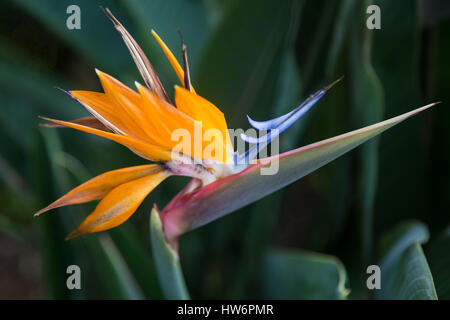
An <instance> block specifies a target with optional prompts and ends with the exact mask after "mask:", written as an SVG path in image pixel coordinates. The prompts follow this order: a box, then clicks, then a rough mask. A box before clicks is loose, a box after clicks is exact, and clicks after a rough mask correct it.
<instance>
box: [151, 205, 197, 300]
mask: <svg viewBox="0 0 450 320" xmlns="http://www.w3.org/2000/svg"><path fill="white" fill-rule="evenodd" d="M162 228H163V226H162V223H161V220H160V218H159V211H158V209H156V208H155V207H154V208H153V209H152V213H151V216H150V238H151V239H150V240H151V243H152V249H153V256H154V259H155V263H156V268H157V272H158V276H159V281H160V284H161V287H162V289H163V292H164V294H165V296H166V298H167V299H182V300H187V299H189V293H188V291H187V289H186V284H185V283H184V278H183V272H182V270H181V265H180V257H179V256H178V252H176V251H175V250H174V249H173V248H172V247H171V246H170V245H169V244H168V243H167V242H166V239H165V237H164V233H163V229H162Z"/></svg>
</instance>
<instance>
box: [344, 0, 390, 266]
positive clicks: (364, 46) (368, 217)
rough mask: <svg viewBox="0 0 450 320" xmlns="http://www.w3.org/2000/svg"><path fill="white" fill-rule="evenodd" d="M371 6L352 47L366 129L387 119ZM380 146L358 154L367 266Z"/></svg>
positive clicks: (360, 118) (355, 97)
mask: <svg viewBox="0 0 450 320" xmlns="http://www.w3.org/2000/svg"><path fill="white" fill-rule="evenodd" d="M368 5H369V4H368V3H367V1H366V2H361V3H360V5H359V6H358V10H357V13H358V14H359V16H358V18H357V20H356V21H358V22H359V23H356V24H355V25H354V26H353V30H352V37H351V45H350V51H351V53H350V55H349V60H350V66H351V73H350V75H351V85H352V87H351V96H352V103H353V110H354V112H355V118H356V122H357V123H362V124H364V125H367V124H370V123H374V122H378V121H381V120H382V119H383V104H384V101H383V99H384V96H383V88H382V86H381V83H380V81H379V79H378V76H377V74H376V73H375V71H374V69H373V66H372V61H371V52H372V31H371V30H368V29H367V28H366V26H365V23H364V21H365V19H366V18H367V14H366V8H367V6H368ZM378 145H379V139H378V138H375V139H373V140H372V141H370V142H368V143H367V144H365V145H364V146H362V147H361V149H360V151H359V153H358V156H359V157H358V159H359V162H360V165H359V167H360V170H359V181H358V191H359V192H358V193H359V194H358V211H359V216H360V219H361V221H360V226H361V232H360V234H361V247H360V249H361V255H362V262H363V264H364V265H368V264H370V263H371V262H372V259H373V215H374V205H375V196H376V190H377V184H378Z"/></svg>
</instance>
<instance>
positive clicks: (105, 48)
mask: <svg viewBox="0 0 450 320" xmlns="http://www.w3.org/2000/svg"><path fill="white" fill-rule="evenodd" d="M13 2H14V3H16V4H17V5H18V6H20V7H21V8H23V9H24V10H25V11H27V13H28V14H30V15H31V16H33V17H34V18H35V19H37V20H38V21H40V22H41V23H42V25H44V26H45V27H47V28H48V29H49V30H50V31H51V32H53V33H54V34H56V35H57V36H58V37H59V38H60V39H61V40H63V41H64V42H66V43H67V44H68V45H69V46H71V47H72V48H73V49H75V50H76V51H78V52H79V53H81V54H83V55H84V56H85V57H86V58H87V59H88V60H89V61H91V62H92V63H94V64H95V65H96V66H97V67H99V68H107V69H108V70H110V72H111V71H112V70H115V71H124V70H128V69H129V68H130V65H131V64H130V59H131V57H130V56H129V54H128V52H127V50H126V47H125V45H122V43H120V42H119V41H120V36H119V35H118V34H117V32H116V31H115V30H114V27H113V25H112V24H111V22H110V21H109V20H108V19H107V18H106V16H105V15H104V14H103V12H102V11H101V10H100V8H99V5H102V6H104V7H108V8H110V9H111V11H112V12H113V13H115V12H116V11H119V10H118V9H117V6H115V4H114V2H113V1H111V0H106V1H101V2H100V1H91V0H89V1H88V0H78V1H77V2H76V5H77V6H79V8H80V11H81V29H74V30H70V29H68V28H67V26H66V20H67V19H68V18H69V16H70V14H68V13H66V10H67V8H68V7H69V6H70V5H73V4H74V3H73V1H70V0H63V1H61V0H42V1H26V0H14V1H13ZM118 18H119V19H120V18H121V17H120V16H119V17H118ZM122 22H124V21H122ZM113 36H115V37H116V39H117V42H116V41H111V40H110V39H111V38H112V37H113Z"/></svg>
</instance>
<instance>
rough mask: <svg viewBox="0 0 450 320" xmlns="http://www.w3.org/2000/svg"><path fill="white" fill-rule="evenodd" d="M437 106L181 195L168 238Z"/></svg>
mask: <svg viewBox="0 0 450 320" xmlns="http://www.w3.org/2000/svg"><path fill="white" fill-rule="evenodd" d="M433 105H434V104H431V105H427V106H424V107H421V108H418V109H415V110H413V111H410V112H408V113H405V114H402V115H400V116H397V117H395V118H391V119H389V120H385V121H383V122H379V123H377V124H374V125H371V126H368V127H365V128H362V129H359V130H355V131H352V132H349V133H346V134H343V135H339V136H336V137H333V138H330V139H327V140H323V141H321V142H317V143H313V144H311V145H308V146H305V147H302V148H299V149H296V150H292V151H289V152H286V153H283V154H281V155H279V156H273V157H270V158H266V159H262V160H261V161H260V162H259V163H258V164H255V165H251V166H250V167H248V168H247V169H245V170H244V171H242V172H240V173H237V174H235V175H231V176H228V177H226V178H224V179H220V180H218V181H216V182H214V183H211V184H209V185H207V186H206V187H204V188H201V189H200V190H198V191H195V192H191V193H188V194H186V195H180V196H179V197H176V198H175V199H174V201H173V202H172V203H171V204H170V205H169V206H168V209H167V210H165V212H164V221H165V222H166V221H170V223H172V226H173V227H174V228H171V229H170V230H169V229H166V230H165V232H166V236H167V238H168V239H169V241H175V240H176V238H177V237H178V236H179V235H180V234H181V233H183V232H185V231H188V230H192V229H194V228H197V227H200V226H202V225H204V224H206V223H209V222H211V221H213V220H215V219H218V218H219V217H221V216H223V215H225V214H227V213H230V212H233V211H234V210H237V209H239V208H241V207H243V206H245V205H247V204H249V203H252V202H254V201H256V200H258V199H260V198H262V197H264V196H266V195H268V194H270V193H272V192H274V191H276V190H278V189H280V188H282V187H284V186H286V185H288V184H289V183H292V182H294V181H296V180H298V179H300V178H302V177H304V176H305V175H307V174H309V173H311V172H313V171H314V170H317V169H318V168H320V167H322V166H323V165H325V164H327V163H328V162H330V161H332V160H334V159H336V158H338V157H339V156H341V155H343V154H344V153H346V152H348V151H350V150H352V149H354V148H356V147H357V146H359V145H360V144H362V143H364V142H365V141H367V140H369V139H370V138H373V137H375V136H377V135H378V134H380V133H382V132H383V131H385V130H387V129H389V128H391V127H393V126H395V125H396V124H398V123H400V122H402V121H404V120H406V119H407V118H409V117H411V116H413V115H416V114H417V113H419V112H421V111H424V110H426V109H428V108H430V107H431V106H433ZM272 165H275V166H278V171H276V174H272V175H263V174H262V171H261V170H262V169H264V170H266V171H267V170H268V167H269V166H272ZM266 174H267V173H266ZM174 222H175V225H173V223H174Z"/></svg>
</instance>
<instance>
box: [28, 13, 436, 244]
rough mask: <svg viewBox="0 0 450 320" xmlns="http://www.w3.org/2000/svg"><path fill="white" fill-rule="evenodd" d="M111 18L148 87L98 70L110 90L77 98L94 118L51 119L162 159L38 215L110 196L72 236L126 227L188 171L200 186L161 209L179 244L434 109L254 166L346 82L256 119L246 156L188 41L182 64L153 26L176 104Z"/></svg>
mask: <svg viewBox="0 0 450 320" xmlns="http://www.w3.org/2000/svg"><path fill="white" fill-rule="evenodd" d="M105 13H106V14H107V16H108V17H109V18H110V20H111V21H112V22H113V24H114V26H115V28H116V29H117V30H118V31H119V33H120V34H121V36H122V38H123V40H124V42H125V44H126V46H127V47H128V49H129V51H130V53H131V56H132V57H133V60H134V62H135V63H136V66H137V68H138V70H139V72H140V74H141V76H142V78H143V80H144V83H145V86H144V85H141V84H139V83H137V82H136V91H135V90H132V89H130V88H128V87H127V86H125V85H124V84H122V83H121V82H120V81H118V80H117V79H115V78H113V77H112V76H110V75H108V74H106V73H104V72H102V71H99V70H96V72H97V75H98V77H99V79H100V82H101V84H102V87H103V90H104V92H92V91H78V90H76V91H69V92H67V93H68V94H69V95H70V96H71V97H72V98H74V99H75V100H77V101H78V102H79V103H80V104H81V105H82V106H83V107H84V108H85V109H86V110H87V111H88V112H90V113H91V115H92V116H91V117H87V118H82V119H78V120H74V121H61V120H55V119H50V118H44V117H43V119H45V120H47V121H49V123H50V124H48V125H50V126H65V127H70V128H73V129H76V130H80V131H84V132H87V133H90V134H94V135H97V136H100V137H103V138H106V139H109V140H112V141H115V142H117V143H120V144H122V145H124V146H126V147H127V148H128V149H130V150H131V151H132V152H134V153H135V154H137V155H138V156H140V157H142V158H144V159H147V160H149V161H152V162H153V163H152V164H146V165H141V166H134V167H128V168H122V169H118V170H114V171H109V172H106V173H103V174H101V175H99V176H97V177H95V178H93V179H91V180H89V181H87V182H85V183H83V184H82V185H80V186H78V187H76V188H75V189H73V190H71V191H70V192H68V193H67V194H65V195H64V196H62V197H61V198H59V199H58V200H56V201H55V202H53V203H52V204H50V205H49V206H47V207H45V208H43V209H42V210H40V211H38V212H37V213H36V214H35V215H39V214H41V213H43V212H46V211H48V210H51V209H54V208H58V207H61V206H66V205H71V204H80V203H85V202H88V201H93V200H101V201H100V202H99V204H98V205H97V207H96V208H95V210H94V211H93V212H92V213H91V214H90V215H89V216H88V217H87V218H86V219H85V220H84V221H83V222H82V223H81V225H80V226H79V227H78V228H77V229H76V230H75V231H74V232H72V233H71V234H70V235H69V236H68V238H72V237H74V236H78V235H81V234H86V233H92V232H99V231H103V230H107V229H110V228H113V227H116V226H118V225H120V224H121V223H123V222H124V221H126V220H127V219H128V218H129V217H130V216H131V215H132V214H133V213H134V212H135V211H136V210H137V208H138V207H139V205H140V204H141V203H142V201H143V200H144V199H145V198H146V197H147V196H148V194H149V193H150V192H151V191H152V190H153V189H154V188H155V187H157V186H158V185H159V184H160V183H161V182H162V181H164V180H165V179H166V178H168V177H169V176H171V175H184V176H189V177H192V178H193V179H192V181H191V182H190V183H189V184H188V185H187V186H186V187H185V188H184V189H183V190H182V191H181V192H180V193H179V194H178V195H177V196H176V197H175V198H174V199H173V200H172V201H171V202H170V203H169V204H168V205H167V207H166V208H165V209H164V210H163V211H162V212H161V217H162V221H163V224H164V231H165V235H166V238H167V240H168V241H169V243H171V244H173V245H176V241H177V238H178V236H179V235H180V234H182V233H183V232H186V231H188V230H191V229H193V228H196V227H198V226H201V225H203V224H205V223H207V222H209V221H211V220H214V219H217V218H218V217H220V216H222V215H223V214H226V213H229V212H231V211H233V210H235V209H238V208H240V207H242V206H244V205H246V204H248V203H250V202H253V201H255V200H257V199H259V198H261V197H263V196H265V195H266V194H269V193H270V192H273V191H275V190H277V189H279V188H281V187H283V186H284V185H286V184H288V183H290V182H292V181H294V180H296V179H299V178H301V177H302V176H304V175H306V174H308V173H309V172H311V171H313V170H315V169H317V168H319V167H320V166H322V165H324V164H325V163H327V162H329V161H331V160H333V159H335V158H336V157H338V156H339V155H341V154H343V153H345V152H347V151H349V150H351V149H352V148H354V147H356V146H357V145H359V144H360V143H362V142H364V141H366V140H367V139H369V138H371V137H373V136H374V135H376V134H378V133H380V132H382V131H384V130H386V129H387V128H389V127H391V126H393V125H395V124H396V123H398V122H400V121H402V120H404V119H406V118H407V117H409V116H411V115H413V114H416V113H417V112H419V111H421V110H424V109H425V108H427V107H429V106H426V107H423V108H422V109H418V110H416V111H413V112H410V113H408V114H405V115H402V116H399V117H396V118H393V119H390V120H387V121H384V122H381V123H379V124H376V125H374V126H371V127H367V128H363V129H361V130H359V131H355V132H351V133H348V134H345V135H342V136H338V137H335V138H332V139H329V140H325V141H323V142H319V143H316V144H313V145H311V146H306V147H304V148H300V149H297V150H293V151H290V152H288V153H285V154H282V155H281V156H275V157H270V158H265V159H260V160H258V161H253V160H255V159H256V158H257V156H258V153H259V152H260V151H261V150H262V149H264V148H265V147H266V146H267V144H269V143H270V142H271V141H272V140H273V139H274V138H276V137H277V136H278V135H279V134H280V133H282V132H283V131H284V130H286V129H287V128H289V127H290V126H291V125H292V124H294V123H295V122H296V121H297V120H298V119H299V118H300V117H301V116H302V115H304V114H305V113H306V112H307V111H308V110H309V109H310V108H311V107H312V106H313V105H315V104H316V103H317V102H318V101H319V100H320V99H321V98H322V97H323V95H324V94H325V93H326V92H327V90H328V89H330V88H331V86H332V85H334V83H336V82H337V81H336V82H334V83H332V84H331V85H329V86H327V87H325V88H323V89H321V90H319V91H317V92H316V93H315V94H313V95H312V96H310V97H309V98H308V99H307V100H306V101H304V102H303V103H302V104H300V105H299V106H298V107H296V108H295V109H293V110H292V111H291V112H289V113H287V114H285V115H283V116H280V117H278V118H275V119H272V120H268V121H255V120H253V119H251V118H250V117H249V118H248V119H249V122H250V124H251V125H252V126H253V127H254V128H255V129H257V130H266V131H268V132H267V134H266V135H264V136H262V137H258V138H257V137H252V136H249V135H246V134H241V138H242V139H243V140H244V141H246V142H248V143H250V144H252V147H250V148H249V150H247V151H245V152H242V153H239V152H235V151H234V149H233V145H232V139H231V137H230V133H229V130H228V127H227V123H226V120H225V117H224V114H223V113H222V112H221V111H220V110H219V108H217V107H216V106H215V105H214V104H212V103H211V102H209V101H208V100H206V99H205V98H203V97H201V96H200V95H198V94H197V93H196V91H195V89H194V87H193V85H192V83H191V80H190V75H189V66H188V60H187V50H186V46H185V45H184V42H183V40H182V57H183V67H181V65H180V64H179V63H178V61H177V59H176V58H175V56H174V55H173V53H172V52H171V51H170V50H169V48H168V47H167V46H166V45H165V44H164V42H163V41H162V40H161V38H160V37H159V36H158V35H157V34H156V32H155V31H153V30H152V35H153V36H154V37H155V39H156V41H157V42H158V43H159V45H160V46H161V48H162V49H163V51H164V53H165V54H166V56H167V58H168V60H169V62H170V64H171V65H172V67H173V69H174V70H175V73H176V74H177V76H178V78H179V80H180V82H181V84H182V86H175V94H174V100H175V101H174V102H172V101H171V100H170V98H169V97H168V95H167V93H166V91H165V89H164V87H163V85H162V84H161V81H160V80H159V78H158V76H157V75H156V72H155V71H154V68H153V66H152V65H151V63H150V61H149V60H148V58H147V57H146V56H145V54H144V53H143V51H142V49H141V48H140V47H139V45H138V44H137V43H136V41H135V40H134V39H133V37H132V36H131V35H130V34H129V33H128V31H127V30H126V29H125V28H124V27H123V25H122V24H121V23H120V22H119V21H118V20H117V19H116V18H115V17H114V16H113V15H112V14H111V12H110V11H109V10H108V9H106V11H105ZM339 80H340V79H339ZM180 140H181V143H180ZM278 160H279V161H280V163H281V169H280V172H279V173H277V174H276V175H272V176H264V175H261V174H259V175H257V174H256V173H255V172H256V170H259V169H261V168H263V167H264V166H265V165H267V164H271V163H273V162H274V161H278Z"/></svg>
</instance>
